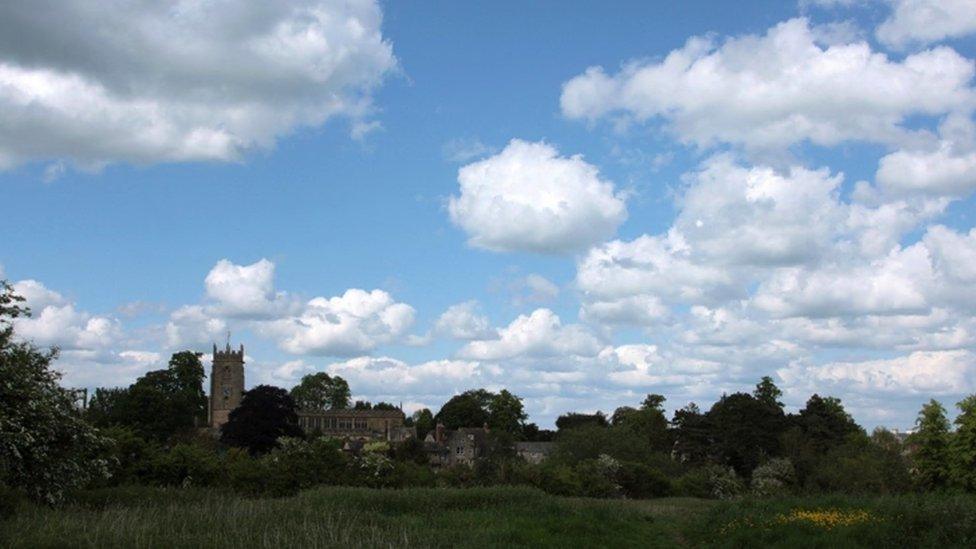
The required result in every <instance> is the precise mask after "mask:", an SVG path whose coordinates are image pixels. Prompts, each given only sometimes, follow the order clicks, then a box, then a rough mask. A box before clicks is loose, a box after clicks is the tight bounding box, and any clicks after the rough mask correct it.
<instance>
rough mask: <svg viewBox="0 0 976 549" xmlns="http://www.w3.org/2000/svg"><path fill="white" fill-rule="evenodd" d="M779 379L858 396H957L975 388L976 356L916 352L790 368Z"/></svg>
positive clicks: (957, 353)
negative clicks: (837, 388)
mask: <svg viewBox="0 0 976 549" xmlns="http://www.w3.org/2000/svg"><path fill="white" fill-rule="evenodd" d="M779 375H780V377H782V378H783V379H784V380H786V381H787V382H788V383H791V384H795V385H804V386H805V387H807V388H810V389H813V388H814V387H819V388H820V390H823V388H824V387H825V386H831V387H843V388H844V390H845V391H851V390H853V391H857V392H862V393H874V392H884V393H902V394H904V393H915V394H921V395H924V396H930V395H943V394H957V393H965V392H970V391H972V390H973V388H974V387H976V385H974V380H976V355H973V353H972V352H970V351H966V350H955V351H932V352H923V351H917V352H914V353H911V354H909V355H906V356H900V357H896V358H891V359H880V360H865V361H860V362H829V363H826V364H822V365H818V366H800V365H797V364H794V365H791V366H790V367H789V368H784V369H782V370H780V371H779Z"/></svg>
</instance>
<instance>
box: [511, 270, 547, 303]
mask: <svg viewBox="0 0 976 549" xmlns="http://www.w3.org/2000/svg"><path fill="white" fill-rule="evenodd" d="M508 291H509V293H510V294H511V302H512V305H514V306H515V307H523V306H525V305H539V304H542V303H548V302H550V301H552V300H554V299H556V298H557V297H559V286H557V285H556V284H555V283H554V282H552V281H551V280H549V279H548V278H546V277H544V276H542V275H540V274H536V273H529V274H527V275H526V276H523V277H519V278H517V279H515V280H513V281H512V282H511V283H510V284H509V285H508Z"/></svg>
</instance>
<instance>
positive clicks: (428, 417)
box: [411, 408, 435, 440]
mask: <svg viewBox="0 0 976 549" xmlns="http://www.w3.org/2000/svg"><path fill="white" fill-rule="evenodd" d="M411 419H413V424H414V427H416V428H417V438H419V439H420V440H423V439H424V437H426V436H427V433H429V432H431V431H433V430H434V426H435V423H434V414H433V413H431V411H430V410H429V409H427V408H422V409H420V410H417V411H416V412H414V413H413V415H412V416H411Z"/></svg>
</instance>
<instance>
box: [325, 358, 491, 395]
mask: <svg viewBox="0 0 976 549" xmlns="http://www.w3.org/2000/svg"><path fill="white" fill-rule="evenodd" d="M326 370H327V371H328V372H329V373H330V374H332V375H338V376H341V377H342V378H343V379H345V380H346V381H348V382H349V384H350V386H351V387H353V388H354V390H355V392H356V394H368V395H402V394H403V393H405V392H408V393H410V394H413V395H432V394H436V395H444V394H450V393H452V392H459V391H463V390H465V389H469V388H472V387H475V386H479V384H483V383H484V382H485V381H486V378H485V377H483V376H484V375H485V374H489V373H490V371H493V370H492V369H487V370H486V369H484V368H482V366H481V365H479V363H477V362H472V361H464V360H432V361H428V362H422V363H419V364H413V365H411V364H408V363H406V362H404V361H402V360H397V359H393V358H389V357H357V358H353V359H350V360H347V361H344V362H337V363H334V364H330V365H329V366H328V367H327V368H326Z"/></svg>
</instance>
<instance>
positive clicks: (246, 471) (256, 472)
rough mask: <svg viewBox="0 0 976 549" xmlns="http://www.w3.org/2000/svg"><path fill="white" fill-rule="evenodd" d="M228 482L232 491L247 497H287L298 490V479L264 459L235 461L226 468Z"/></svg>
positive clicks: (247, 457) (247, 458) (248, 458)
mask: <svg viewBox="0 0 976 549" xmlns="http://www.w3.org/2000/svg"><path fill="white" fill-rule="evenodd" d="M227 473H228V481H229V483H230V486H231V487H232V488H233V489H234V491H236V492H238V493H240V494H242V495H244V496H248V497H273V498H274V497H288V496H294V495H296V494H297V493H298V492H299V490H300V484H299V481H298V479H296V478H294V477H291V476H289V475H288V474H287V473H286V472H284V471H283V470H282V469H280V468H278V467H275V466H273V465H272V464H270V463H269V462H268V460H266V459H260V458H252V457H249V456H246V457H244V458H243V459H235V460H233V461H231V462H229V463H228V466H227Z"/></svg>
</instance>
